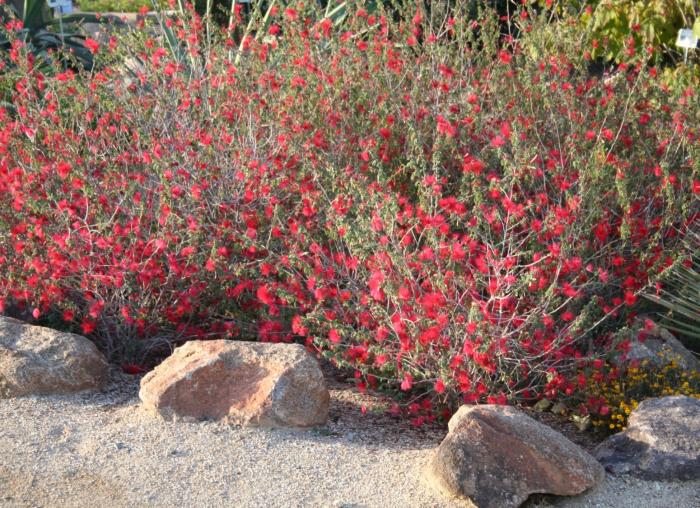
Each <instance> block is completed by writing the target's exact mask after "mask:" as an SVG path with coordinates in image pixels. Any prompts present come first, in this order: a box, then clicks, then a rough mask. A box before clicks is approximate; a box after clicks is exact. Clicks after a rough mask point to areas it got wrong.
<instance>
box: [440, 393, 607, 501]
mask: <svg viewBox="0 0 700 508" xmlns="http://www.w3.org/2000/svg"><path fill="white" fill-rule="evenodd" d="M428 473H429V478H430V480H431V482H432V483H433V485H434V486H435V487H437V488H438V489H439V490H441V491H443V492H444V493H446V494H448V495H451V496H455V497H459V498H466V499H468V500H469V501H471V503H472V504H473V505H474V506H477V507H479V508H507V507H516V506H520V505H521V504H522V503H523V502H525V500H527V498H528V496H529V495H530V494H535V493H547V494H556V495H576V494H580V493H581V492H583V491H585V490H587V489H589V488H591V487H593V486H595V485H596V484H597V483H599V482H600V481H601V480H602V479H603V477H604V476H605V472H604V471H603V468H602V467H601V465H600V464H599V463H598V462H597V461H596V460H595V459H594V458H593V457H592V456H591V455H589V454H588V453H587V452H586V451H584V450H583V449H582V448H580V447H579V446H578V445H576V444H574V443H572V442H571V441H569V440H568V439H567V438H566V437H564V436H563V435H562V434H560V433H559V432H557V431H555V430H553V429H552V428H550V427H547V426H546V425H543V424H541V423H539V422H537V421H535V420H533V419H532V418H530V417H529V416H527V415H525V414H524V413H522V412H521V411H519V410H518V409H516V408H513V407H509V406H497V405H485V406H462V407H461V408H460V409H459V411H457V413H456V414H455V415H454V416H453V417H452V419H451V420H450V422H449V432H448V434H447V437H446V438H445V439H444V441H443V442H442V443H441V444H440V446H439V447H438V449H437V451H436V452H435V455H434V456H433V458H432V461H431V462H430V465H429V471H428Z"/></svg>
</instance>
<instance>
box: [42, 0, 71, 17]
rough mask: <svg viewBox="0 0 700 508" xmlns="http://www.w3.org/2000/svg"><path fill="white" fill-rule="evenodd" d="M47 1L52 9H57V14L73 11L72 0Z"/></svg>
mask: <svg viewBox="0 0 700 508" xmlns="http://www.w3.org/2000/svg"><path fill="white" fill-rule="evenodd" d="M46 3H47V5H48V6H49V7H51V8H52V9H56V14H70V13H71V12H73V1H72V0H46Z"/></svg>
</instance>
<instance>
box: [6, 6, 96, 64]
mask: <svg viewBox="0 0 700 508" xmlns="http://www.w3.org/2000/svg"><path fill="white" fill-rule="evenodd" d="M0 18H2V19H3V20H9V19H12V18H16V19H19V20H20V21H21V26H20V27H16V28H15V29H14V30H13V33H12V34H10V33H8V31H7V28H6V27H5V25H4V24H3V26H2V27H1V28H0V52H1V53H5V52H7V51H9V50H10V48H11V46H12V42H11V41H12V40H13V39H19V40H21V41H23V42H24V43H25V44H26V45H27V47H28V49H29V50H30V51H31V52H32V53H33V54H34V56H35V57H36V60H37V65H38V66H41V67H45V68H47V69H48V68H50V67H51V64H52V62H53V61H54V60H55V59H58V60H59V61H60V62H61V63H62V64H63V65H64V66H66V67H73V68H83V69H87V70H90V69H92V68H93V66H94V59H93V55H92V53H91V52H90V51H89V50H88V48H86V47H85V44H84V41H85V39H86V37H85V35H83V34H82V33H80V25H81V24H82V23H84V22H90V23H102V22H104V20H103V19H101V18H99V17H98V16H95V15H93V14H84V13H81V14H74V15H70V16H60V15H59V16H54V14H53V11H52V10H51V9H50V8H49V6H48V4H47V2H46V0H24V2H23V4H22V6H21V8H20V7H18V6H17V3H15V4H12V3H10V4H4V5H0ZM0 57H2V55H0ZM5 59H6V58H5Z"/></svg>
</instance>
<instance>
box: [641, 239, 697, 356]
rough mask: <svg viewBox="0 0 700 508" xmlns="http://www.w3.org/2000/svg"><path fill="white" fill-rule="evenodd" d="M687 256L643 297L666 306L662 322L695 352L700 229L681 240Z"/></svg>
mask: <svg viewBox="0 0 700 508" xmlns="http://www.w3.org/2000/svg"><path fill="white" fill-rule="evenodd" d="M684 249H685V250H686V252H687V253H688V254H687V257H686V258H685V260H684V261H682V262H679V263H677V264H676V265H675V266H673V267H672V268H671V269H669V271H668V272H667V275H666V277H665V278H664V280H663V281H662V288H661V290H660V291H659V292H658V293H649V294H646V295H645V296H646V298H648V299H649V300H651V301H652V302H655V303H657V304H659V305H661V306H662V307H664V308H665V309H667V312H665V313H664V314H663V315H662V322H663V325H664V326H665V327H666V328H668V329H670V330H673V331H674V332H677V333H679V334H680V335H681V339H684V342H685V343H686V345H687V346H689V347H690V348H691V349H693V350H694V351H695V352H700V231H699V230H697V229H696V230H694V231H691V232H689V233H688V234H687V236H686V237H685V240H684Z"/></svg>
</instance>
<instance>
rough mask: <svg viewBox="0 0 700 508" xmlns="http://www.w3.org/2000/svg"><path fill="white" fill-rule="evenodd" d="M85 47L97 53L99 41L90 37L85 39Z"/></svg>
mask: <svg viewBox="0 0 700 508" xmlns="http://www.w3.org/2000/svg"><path fill="white" fill-rule="evenodd" d="M84 44H85V47H86V48H87V49H88V50H89V51H90V53H92V54H93V55H94V54H96V53H97V50H98V49H99V48H100V45H99V43H98V42H97V41H96V40H95V39H92V38H90V37H88V38H87V39H85V41H84Z"/></svg>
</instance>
